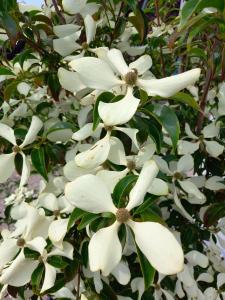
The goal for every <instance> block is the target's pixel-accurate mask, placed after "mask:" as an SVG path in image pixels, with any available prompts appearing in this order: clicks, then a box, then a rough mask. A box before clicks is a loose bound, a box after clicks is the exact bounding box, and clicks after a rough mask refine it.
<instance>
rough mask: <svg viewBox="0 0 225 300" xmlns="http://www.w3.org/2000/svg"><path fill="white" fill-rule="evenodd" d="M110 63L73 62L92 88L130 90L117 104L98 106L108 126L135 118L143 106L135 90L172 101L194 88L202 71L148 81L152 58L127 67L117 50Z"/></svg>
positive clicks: (109, 57) (111, 53)
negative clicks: (168, 98) (191, 87)
mask: <svg viewBox="0 0 225 300" xmlns="http://www.w3.org/2000/svg"><path fill="white" fill-rule="evenodd" d="M107 60H108V62H109V64H108V63H107V62H106V60H102V59H100V58H95V57H83V58H80V59H76V60H74V61H71V62H70V66H71V67H72V68H73V69H74V70H75V71H76V72H77V73H78V74H79V76H80V79H81V81H82V82H83V83H84V84H85V85H86V86H87V87H89V88H93V89H99V90H104V91H106V90H111V89H112V88H116V87H120V86H121V85H122V86H126V87H128V88H127V93H126V95H125V96H124V98H123V99H122V100H120V101H118V102H114V103H104V102H100V103H99V107H98V111H99V115H100V117H101V119H102V120H103V122H104V124H106V125H108V126H113V125H116V124H124V123H126V122H128V121H129V120H130V119H131V118H132V117H133V115H134V113H135V112H136V110H137V107H138V105H139V102H140V100H139V99H137V98H135V97H134V96H133V87H134V86H137V87H139V88H141V89H143V90H145V91H146V92H147V94H148V95H149V96H156V95H158V96H161V97H170V96H172V95H174V94H176V93H177V92H178V91H180V90H182V89H184V88H186V87H187V86H189V85H192V84H194V83H195V82H196V81H197V80H198V78H199V76H200V69H193V70H191V71H187V72H184V73H182V74H178V75H174V76H171V77H166V78H163V79H152V78H151V79H149V78H148V77H147V78H146V77H145V72H146V71H148V70H149V68H150V67H151V65H152V60H151V58H150V56H148V55H143V56H141V57H139V58H138V59H137V60H136V61H134V62H132V63H130V64H129V66H128V65H127V64H126V62H125V60H124V58H123V55H122V53H121V52H120V50H118V49H111V50H109V51H108V52H107ZM90 70H91V72H90ZM115 73H116V74H117V75H115Z"/></svg>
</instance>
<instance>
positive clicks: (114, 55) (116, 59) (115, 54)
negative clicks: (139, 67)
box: [107, 49, 129, 76]
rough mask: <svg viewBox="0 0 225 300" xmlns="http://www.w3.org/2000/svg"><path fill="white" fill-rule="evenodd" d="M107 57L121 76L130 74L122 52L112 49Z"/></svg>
mask: <svg viewBox="0 0 225 300" xmlns="http://www.w3.org/2000/svg"><path fill="white" fill-rule="evenodd" d="M107 56H108V58H109V60H110V62H111V63H112V65H113V66H114V67H115V68H116V70H117V71H118V73H119V74H120V75H122V76H124V75H126V73H128V72H129V67H128V65H127V64H126V62H125V60H124V58H123V54H122V53H121V51H120V50H118V49H111V50H109V51H108V53H107Z"/></svg>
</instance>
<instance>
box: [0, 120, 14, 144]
mask: <svg viewBox="0 0 225 300" xmlns="http://www.w3.org/2000/svg"><path fill="white" fill-rule="evenodd" d="M0 136H1V137H3V138H4V139H6V140H7V141H9V142H10V143H12V144H13V145H14V146H15V145H16V138H15V135H14V131H13V129H12V128H11V127H9V126H8V125H5V124H3V123H0Z"/></svg>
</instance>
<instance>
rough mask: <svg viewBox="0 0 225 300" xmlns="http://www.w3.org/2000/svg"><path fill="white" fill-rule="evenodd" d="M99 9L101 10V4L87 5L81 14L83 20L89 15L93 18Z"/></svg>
mask: <svg viewBox="0 0 225 300" xmlns="http://www.w3.org/2000/svg"><path fill="white" fill-rule="evenodd" d="M83 1H84V0H83ZM85 2H86V0H85ZM98 9H99V4H96V3H87V4H86V5H85V6H84V8H83V9H82V11H81V12H80V14H81V15H82V17H83V18H85V17H86V16H87V15H90V16H92V15H93V14H95V13H96V12H97V11H98Z"/></svg>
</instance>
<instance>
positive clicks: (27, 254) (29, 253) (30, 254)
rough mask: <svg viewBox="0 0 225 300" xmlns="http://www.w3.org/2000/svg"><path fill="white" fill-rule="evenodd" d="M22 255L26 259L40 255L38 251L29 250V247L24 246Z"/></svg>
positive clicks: (36, 257) (35, 258)
mask: <svg viewBox="0 0 225 300" xmlns="http://www.w3.org/2000/svg"><path fill="white" fill-rule="evenodd" d="M24 256H25V257H26V258H28V259H34V260H37V259H38V258H39V256H40V253H39V252H37V251H34V250H31V249H30V248H26V247H25V248H24Z"/></svg>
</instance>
